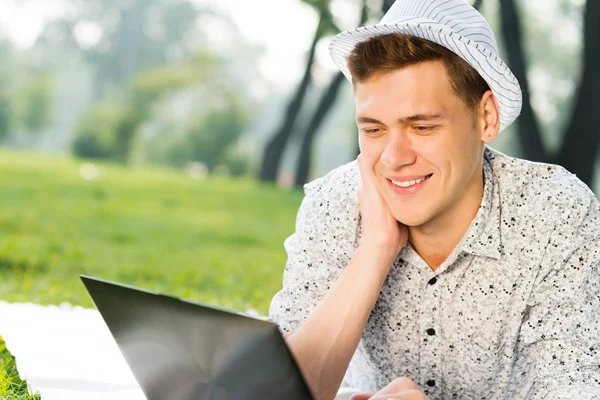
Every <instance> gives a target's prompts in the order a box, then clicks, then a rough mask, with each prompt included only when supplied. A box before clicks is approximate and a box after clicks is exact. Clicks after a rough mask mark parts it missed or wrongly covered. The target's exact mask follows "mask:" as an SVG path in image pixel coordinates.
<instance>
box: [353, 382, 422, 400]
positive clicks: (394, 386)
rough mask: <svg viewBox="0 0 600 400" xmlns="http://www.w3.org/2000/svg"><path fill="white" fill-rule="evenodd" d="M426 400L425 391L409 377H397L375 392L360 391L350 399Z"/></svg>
mask: <svg viewBox="0 0 600 400" xmlns="http://www.w3.org/2000/svg"><path fill="white" fill-rule="evenodd" d="M391 399H393V400H427V396H425V393H423V392H422V391H421V389H419V387H418V386H417V385H416V384H415V383H414V382H413V381H411V380H410V379H409V378H397V379H394V380H393V381H392V383H390V384H389V385H387V386H386V387H384V388H383V389H381V390H380V391H379V392H377V393H360V394H355V395H353V396H352V397H350V400H391Z"/></svg>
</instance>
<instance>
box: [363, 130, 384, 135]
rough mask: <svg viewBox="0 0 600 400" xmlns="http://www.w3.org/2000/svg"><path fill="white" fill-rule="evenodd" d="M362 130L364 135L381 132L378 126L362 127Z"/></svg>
mask: <svg viewBox="0 0 600 400" xmlns="http://www.w3.org/2000/svg"><path fill="white" fill-rule="evenodd" d="M362 132H363V133H364V134H365V135H377V134H378V133H380V132H381V129H379V128H371V129H362Z"/></svg>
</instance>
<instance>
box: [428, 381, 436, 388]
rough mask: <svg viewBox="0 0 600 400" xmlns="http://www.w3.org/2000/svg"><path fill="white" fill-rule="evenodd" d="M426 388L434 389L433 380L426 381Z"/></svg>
mask: <svg viewBox="0 0 600 400" xmlns="http://www.w3.org/2000/svg"><path fill="white" fill-rule="evenodd" d="M427 386H431V387H434V386H435V381H434V380H433V379H430V380H428V381H427Z"/></svg>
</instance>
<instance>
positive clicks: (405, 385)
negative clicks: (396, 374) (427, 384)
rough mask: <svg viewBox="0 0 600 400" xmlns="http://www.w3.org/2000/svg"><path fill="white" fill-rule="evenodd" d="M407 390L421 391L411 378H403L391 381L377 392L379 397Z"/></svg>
mask: <svg viewBox="0 0 600 400" xmlns="http://www.w3.org/2000/svg"><path fill="white" fill-rule="evenodd" d="M405 390H418V391H420V390H421V389H420V388H419V387H418V386H417V385H416V384H415V383H414V382H413V381H412V380H411V379H410V378H407V377H402V378H396V379H394V380H393V381H391V382H390V384H389V385H387V386H386V387H384V388H383V389H381V390H380V391H379V392H377V395H380V394H387V393H398V392H402V391H405Z"/></svg>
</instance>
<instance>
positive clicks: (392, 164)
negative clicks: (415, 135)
mask: <svg viewBox="0 0 600 400" xmlns="http://www.w3.org/2000/svg"><path fill="white" fill-rule="evenodd" d="M416 158H417V155H416V152H415V151H414V149H413V144H412V143H411V140H410V138H409V137H407V135H406V134H404V133H403V132H390V134H389V135H388V142H387V144H386V146H385V148H384V149H383V152H382V153H381V157H380V159H381V162H382V163H383V165H385V167H386V168H389V169H398V168H400V167H402V166H405V165H410V164H413V163H414V162H415V161H416Z"/></svg>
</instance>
